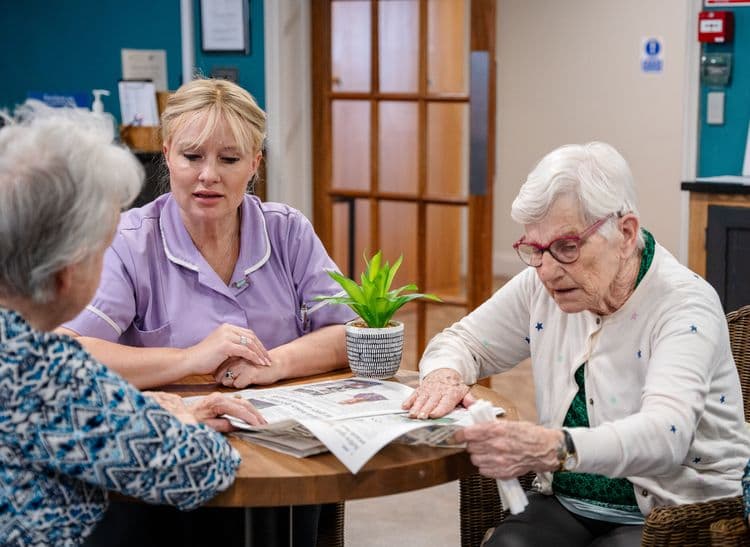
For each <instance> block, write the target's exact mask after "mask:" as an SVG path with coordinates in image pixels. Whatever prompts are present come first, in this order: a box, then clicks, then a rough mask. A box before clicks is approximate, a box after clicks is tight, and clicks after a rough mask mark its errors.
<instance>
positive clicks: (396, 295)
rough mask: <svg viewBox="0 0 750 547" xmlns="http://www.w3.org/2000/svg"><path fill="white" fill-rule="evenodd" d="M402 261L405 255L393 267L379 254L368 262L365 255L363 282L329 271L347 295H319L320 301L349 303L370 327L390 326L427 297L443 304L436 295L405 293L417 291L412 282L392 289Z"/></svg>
mask: <svg viewBox="0 0 750 547" xmlns="http://www.w3.org/2000/svg"><path fill="white" fill-rule="evenodd" d="M403 258H404V256H403V255H401V256H400V257H399V258H398V260H397V261H396V262H395V263H394V264H393V266H391V265H390V264H389V263H388V262H386V263H385V264H384V263H383V255H382V253H381V252H380V251H378V252H377V253H375V256H373V257H372V259H371V260H367V257H366V256H365V257H364V259H365V271H364V272H362V275H361V280H360V283H357V282H355V281H354V280H352V279H350V278H348V277H346V276H344V275H342V274H340V273H338V272H334V271H329V272H328V275H330V276H331V277H332V278H333V280H334V281H336V282H337V283H338V284H339V285H341V288H342V289H344V292H345V293H346V296H338V295H337V296H320V297H318V298H317V300H326V301H328V302H330V303H332V304H346V305H347V306H349V307H350V308H351V309H353V310H354V311H355V312H356V313H357V315H359V317H360V318H361V319H362V321H364V322H365V324H366V325H367V326H368V327H371V328H382V327H386V326H388V324H389V323H390V322H391V318H392V317H393V314H394V313H396V312H397V311H398V310H399V308H401V306H403V305H404V304H406V303H407V302H411V301H412V300H416V299H418V298H426V299H428V300H433V301H436V302H440V301H441V300H440V298H438V297H437V296H435V295H434V294H421V293H416V292H410V293H408V294H404V291H416V290H417V286H416V285H415V284H413V283H410V284H409V285H404V286H403V287H400V288H398V289H394V290H390V289H391V283H393V278H394V277H396V272H397V271H398V269H399V267H400V266H401V262H402V261H403Z"/></svg>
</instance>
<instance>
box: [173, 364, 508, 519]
mask: <svg viewBox="0 0 750 547" xmlns="http://www.w3.org/2000/svg"><path fill="white" fill-rule="evenodd" d="M351 376H352V374H351V373H350V372H349V371H348V370H347V371H341V372H334V373H328V374H324V375H318V376H314V377H309V378H304V379H298V380H295V381H291V382H282V383H279V384H274V387H277V386H279V385H291V384H300V383H310V382H318V381H325V380H337V379H342V378H349V377H351ZM212 380H213V379H212V378H210V377H190V378H186V379H185V380H184V381H183V382H181V383H180V384H179V385H175V386H165V388H163V389H164V390H165V391H173V392H178V393H179V394H180V395H205V394H206V393H209V392H211V391H217V390H218V391H229V390H227V389H224V388H220V387H218V386H216V385H214V384H213V381H212ZM395 380H396V381H399V382H402V383H405V384H407V385H416V384H417V382H418V376H417V374H416V373H415V372H411V371H401V372H399V373H398V374H397V376H396V378H395ZM472 393H473V394H474V395H475V396H476V397H477V398H482V399H487V400H489V401H491V402H492V403H493V404H495V405H498V406H501V407H503V408H504V409H505V418H506V419H511V420H517V419H518V413H517V411H516V409H515V408H514V407H513V406H512V405H511V404H509V402H508V401H506V400H503V399H502V398H501V397H500V396H498V394H497V393H495V392H494V391H492V390H491V389H488V388H486V387H482V386H479V385H476V386H474V387H472ZM231 443H232V445H233V446H234V447H235V448H236V449H237V450H238V451H239V452H240V454H241V455H242V463H241V465H240V468H239V470H238V472H237V476H236V479H235V481H234V484H233V485H232V486H231V487H230V488H229V489H228V490H226V491H225V492H222V493H221V494H219V495H218V496H216V497H215V498H214V499H212V500H211V501H210V502H209V503H208V505H212V506H219V507H269V506H290V505H307V504H321V503H331V502H338V501H344V500H353V499H360V498H369V497H376V496H385V495H389V494H397V493H400V492H407V491H410V490H418V489H420V488H427V487H429V486H435V485H438V484H442V483H446V482H451V481H454V480H457V479H461V478H465V477H468V476H470V475H473V474H475V473H476V472H477V470H476V467H474V466H473V465H472V463H471V461H470V460H469V456H468V454H467V453H466V452H465V451H464V450H463V449H458V448H433V447H426V446H407V445H400V444H389V445H388V446H386V447H384V448H383V449H382V450H381V451H380V452H379V453H378V454H376V455H375V456H374V457H373V458H372V459H371V460H370V461H369V462H367V464H365V466H364V467H363V468H362V469H361V470H360V471H359V472H358V473H357V474H356V475H355V474H352V473H351V472H350V471H349V470H348V469H347V468H346V467H344V465H343V464H342V463H341V462H340V461H339V460H338V459H337V458H336V457H335V456H334V455H333V454H330V453H326V454H319V455H316V456H309V457H306V458H295V457H293V456H288V455H286V454H282V453H280V452H276V451H274V450H270V449H267V448H263V447H261V446H257V445H254V444H251V443H249V442H246V441H243V440H240V439H237V438H232V439H231Z"/></svg>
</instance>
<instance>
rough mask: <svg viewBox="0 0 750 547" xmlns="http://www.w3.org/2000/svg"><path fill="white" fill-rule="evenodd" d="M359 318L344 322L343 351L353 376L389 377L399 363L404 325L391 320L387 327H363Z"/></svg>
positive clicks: (402, 347) (394, 372) (402, 346)
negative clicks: (344, 347) (344, 348)
mask: <svg viewBox="0 0 750 547" xmlns="http://www.w3.org/2000/svg"><path fill="white" fill-rule="evenodd" d="M361 325H363V323H362V320H361V319H355V320H354V321H349V322H348V323H347V324H346V354H347V356H348V357H349V366H350V367H351V369H352V372H353V373H354V375H355V376H359V377H361V378H377V379H381V380H382V379H385V378H390V377H392V376H393V375H394V374H396V371H397V370H398V367H399V366H400V365H401V353H402V352H403V349H404V324H403V323H402V322H401V321H391V325H392V326H390V327H384V328H382V329H371V328H369V327H363V326H361Z"/></svg>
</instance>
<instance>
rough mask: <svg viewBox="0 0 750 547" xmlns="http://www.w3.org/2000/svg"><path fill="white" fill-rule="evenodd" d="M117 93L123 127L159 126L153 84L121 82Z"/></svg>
mask: <svg viewBox="0 0 750 547" xmlns="http://www.w3.org/2000/svg"><path fill="white" fill-rule="evenodd" d="M118 92H119V95H120V116H121V119H122V123H123V125H135V126H141V125H146V126H155V125H159V114H158V112H157V107H156V90H155V89H154V83H153V82H136V81H121V82H120V83H119V84H118Z"/></svg>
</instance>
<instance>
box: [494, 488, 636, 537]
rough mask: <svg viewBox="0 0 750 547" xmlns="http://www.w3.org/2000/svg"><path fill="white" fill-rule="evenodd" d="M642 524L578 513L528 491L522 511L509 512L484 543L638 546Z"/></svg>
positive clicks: (552, 497) (557, 502)
mask: <svg viewBox="0 0 750 547" xmlns="http://www.w3.org/2000/svg"><path fill="white" fill-rule="evenodd" d="M642 533H643V526H639V525H635V524H618V523H616V522H606V521H603V520H593V519H589V518H586V517H581V516H578V515H576V514H574V513H571V512H570V511H568V510H567V509H565V508H564V507H563V506H562V505H561V504H560V502H559V501H557V499H556V498H555V497H554V496H545V495H544V494H539V493H536V492H532V493H529V505H528V506H527V507H526V510H525V511H524V512H523V513H520V514H518V515H510V516H508V518H506V519H505V520H504V521H503V522H502V524H500V526H498V527H497V528H496V529H495V532H494V533H493V534H492V537H491V538H490V539H489V541H488V542H487V543H486V544H485V545H486V546H487V547H536V546H538V545H554V546H555V547H639V546H640V544H641V534H642Z"/></svg>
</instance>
